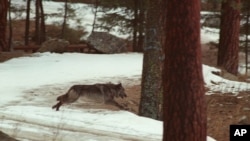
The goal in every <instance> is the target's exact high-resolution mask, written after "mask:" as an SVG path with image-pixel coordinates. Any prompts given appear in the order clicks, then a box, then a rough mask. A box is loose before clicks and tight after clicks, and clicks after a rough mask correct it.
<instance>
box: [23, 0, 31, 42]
mask: <svg viewBox="0 0 250 141" xmlns="http://www.w3.org/2000/svg"><path fill="white" fill-rule="evenodd" d="M29 29H30V0H27V7H26V20H25V37H24V44H25V45H28V44H29Z"/></svg>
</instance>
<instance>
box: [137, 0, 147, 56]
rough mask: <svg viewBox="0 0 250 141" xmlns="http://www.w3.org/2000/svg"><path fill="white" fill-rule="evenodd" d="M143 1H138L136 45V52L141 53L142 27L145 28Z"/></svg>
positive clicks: (142, 41)
mask: <svg viewBox="0 0 250 141" xmlns="http://www.w3.org/2000/svg"><path fill="white" fill-rule="evenodd" d="M144 14H145V0H139V17H138V19H139V21H138V33H139V35H138V44H137V48H136V50H135V51H136V52H143V43H144V27H145V24H144V22H145V16H144Z"/></svg>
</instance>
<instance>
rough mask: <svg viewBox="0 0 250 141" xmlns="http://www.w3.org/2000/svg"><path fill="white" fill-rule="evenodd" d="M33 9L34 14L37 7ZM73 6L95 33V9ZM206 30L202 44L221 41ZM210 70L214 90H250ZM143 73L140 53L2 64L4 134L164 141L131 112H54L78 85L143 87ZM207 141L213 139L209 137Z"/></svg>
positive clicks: (54, 6)
mask: <svg viewBox="0 0 250 141" xmlns="http://www.w3.org/2000/svg"><path fill="white" fill-rule="evenodd" d="M12 4H13V5H15V6H17V7H18V6H24V7H25V5H26V3H25V2H24V1H20V0H12ZM32 5H33V6H32V7H31V8H32V9H33V12H34V3H32ZM63 5H64V3H54V2H49V1H46V2H44V8H45V13H60V11H59V10H58V8H63ZM72 6H73V7H74V8H75V9H76V15H77V16H78V18H82V26H84V27H85V28H86V30H87V31H91V29H92V27H91V24H92V22H93V13H92V9H91V7H89V6H88V5H85V4H72ZM13 16H14V15H13ZM33 16H34V15H33ZM21 17H23V18H24V17H25V15H24V14H23V15H22V16H21ZM60 20H61V21H62V17H61V18H60V17H58V18H54V17H53V18H48V19H47V20H46V22H47V23H54V22H58V21H60ZM69 23H70V25H71V26H72V27H74V25H76V23H75V21H74V20H70V21H69ZM212 30H213V29H212ZM206 31H207V30H206V29H202V31H201V37H202V38H201V42H202V43H207V42H209V41H216V40H218V34H214V33H211V32H206ZM114 34H116V35H118V34H117V33H114ZM120 36H123V37H125V36H127V35H120ZM212 71H219V70H218V69H216V68H212V67H209V66H206V65H203V75H204V79H205V83H206V86H207V87H209V88H210V89H211V90H213V91H222V92H232V91H233V92H235V93H237V91H241V90H249V88H250V87H249V84H248V83H242V82H235V81H229V80H226V79H223V78H221V77H219V76H216V75H214V74H212ZM141 72H142V54H138V53H126V54H113V55H94V54H79V53H64V54H53V53H52V54H51V53H42V54H39V53H37V54H34V55H33V56H30V57H20V58H15V59H11V60H9V61H7V62H3V63H0V78H1V79H0V85H1V87H0V93H1V94H2V97H1V99H0V129H1V130H2V131H4V132H6V133H7V134H9V135H11V136H13V137H16V138H19V139H20V140H22V141H44V140H47V141H76V140H77V141H131V140H136V141H160V140H161V139H162V132H163V127H162V122H161V121H156V120H153V119H149V118H145V117H140V116H137V115H135V114H133V113H130V112H127V111H108V110H104V109H80V108H76V107H75V106H73V105H74V104H72V105H67V106H63V107H62V108H61V110H60V111H58V112H56V111H54V110H52V109H51V106H52V105H54V104H55V103H56V101H55V99H56V97H57V96H58V95H61V94H63V93H65V92H66V91H67V89H68V88H69V87H70V86H72V85H74V84H93V83H97V82H98V83H101V82H114V83H118V82H122V84H123V85H124V86H125V87H127V86H130V85H134V84H140V79H141ZM77 104H80V103H77ZM208 141H214V139H212V138H210V137H208Z"/></svg>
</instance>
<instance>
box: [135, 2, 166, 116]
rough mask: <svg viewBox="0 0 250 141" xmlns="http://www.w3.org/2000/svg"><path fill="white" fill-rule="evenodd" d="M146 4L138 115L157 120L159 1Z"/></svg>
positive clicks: (159, 82) (158, 91)
mask: <svg viewBox="0 0 250 141" xmlns="http://www.w3.org/2000/svg"><path fill="white" fill-rule="evenodd" d="M145 2H148V6H147V7H148V9H147V12H146V13H147V16H146V17H147V19H146V29H145V30H146V38H145V44H144V55H143V71H142V84H141V86H142V93H141V102H140V107H139V115H141V116H145V117H150V118H153V119H159V106H160V98H159V97H160V92H161V69H160V64H161V60H160V57H159V56H160V54H161V44H160V36H159V35H160V31H159V27H160V26H159V17H157V16H156V15H159V13H160V11H159V0H158V1H157V0H145Z"/></svg>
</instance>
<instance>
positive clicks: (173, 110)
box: [163, 0, 207, 141]
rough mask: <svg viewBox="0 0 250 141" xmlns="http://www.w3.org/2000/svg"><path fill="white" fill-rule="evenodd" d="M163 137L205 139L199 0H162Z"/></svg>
mask: <svg viewBox="0 0 250 141" xmlns="http://www.w3.org/2000/svg"><path fill="white" fill-rule="evenodd" d="M165 30H166V40H165V64H164V71H163V75H164V79H163V85H164V94H163V100H164V101H163V118H164V119H163V120H164V136H163V140H164V141H206V129H207V127H206V121H207V118H206V104H205V99H204V98H205V95H204V82H203V75H202V63H201V45H200V0H169V1H167V3H166V29H165Z"/></svg>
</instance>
